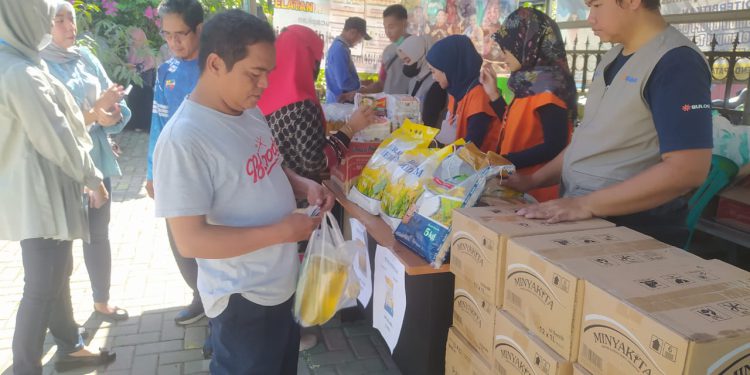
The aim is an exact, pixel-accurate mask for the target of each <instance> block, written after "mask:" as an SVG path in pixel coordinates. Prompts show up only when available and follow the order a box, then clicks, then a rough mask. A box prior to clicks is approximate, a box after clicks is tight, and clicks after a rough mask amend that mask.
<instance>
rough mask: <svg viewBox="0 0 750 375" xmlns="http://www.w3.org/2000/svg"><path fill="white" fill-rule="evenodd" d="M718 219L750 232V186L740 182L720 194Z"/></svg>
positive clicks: (717, 211) (717, 210)
mask: <svg viewBox="0 0 750 375" xmlns="http://www.w3.org/2000/svg"><path fill="white" fill-rule="evenodd" d="M716 219H717V221H719V222H721V223H722V224H726V225H729V226H731V227H734V228H737V229H740V230H744V231H747V232H750V187H747V186H745V185H744V184H738V185H736V186H733V187H730V188H729V189H727V190H725V191H724V192H722V193H721V194H719V206H718V208H717V209H716Z"/></svg>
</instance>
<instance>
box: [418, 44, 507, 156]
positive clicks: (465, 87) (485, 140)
mask: <svg viewBox="0 0 750 375" xmlns="http://www.w3.org/2000/svg"><path fill="white" fill-rule="evenodd" d="M427 62H428V63H429V64H430V69H431V70H432V76H433V77H434V78H435V81H437V83H438V84H440V87H442V88H444V89H446V90H447V91H448V114H447V115H446V119H445V121H444V122H443V125H442V127H441V129H440V134H438V136H437V138H436V139H437V140H438V141H439V142H441V143H444V144H448V143H452V142H453V141H455V140H456V139H458V138H463V139H464V140H466V142H473V143H474V144H475V145H477V147H479V148H480V149H481V150H482V151H485V152H486V151H495V150H496V149H497V145H498V140H499V136H500V119H499V118H498V116H497V114H496V113H495V111H494V109H493V108H492V107H491V106H490V100H489V98H488V97H487V93H486V92H485V91H484V90H483V89H482V85H480V83H479V71H480V69H481V68H482V57H481V56H479V53H477V50H476V48H474V45H473V44H472V43H471V39H469V38H468V37H466V36H464V35H451V36H448V37H446V38H445V39H443V40H441V41H439V42H437V43H435V45H434V46H432V48H430V51H429V52H427Z"/></svg>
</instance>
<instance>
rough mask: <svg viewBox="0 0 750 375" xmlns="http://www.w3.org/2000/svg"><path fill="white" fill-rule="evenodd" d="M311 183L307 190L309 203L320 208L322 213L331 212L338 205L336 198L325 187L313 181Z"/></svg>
mask: <svg viewBox="0 0 750 375" xmlns="http://www.w3.org/2000/svg"><path fill="white" fill-rule="evenodd" d="M310 182H311V183H310V185H309V187H308V188H307V203H309V204H310V205H312V206H318V207H320V212H328V211H330V210H331V209H332V208H333V205H334V204H335V203H336V197H334V196H333V193H331V191H330V190H328V189H327V188H326V187H325V186H323V185H321V184H319V183H316V182H313V181H310Z"/></svg>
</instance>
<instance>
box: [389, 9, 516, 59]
mask: <svg viewBox="0 0 750 375" xmlns="http://www.w3.org/2000/svg"><path fill="white" fill-rule="evenodd" d="M402 4H403V5H404V7H406V9H407V11H408V12H409V33H411V34H415V35H430V36H431V37H432V40H433V42H434V41H438V40H440V39H442V38H445V37H446V36H448V35H454V34H463V35H466V36H468V37H469V38H470V39H471V40H472V42H473V43H474V46H475V47H476V48H477V51H478V52H479V53H480V54H481V55H482V56H483V57H484V58H486V59H489V60H495V59H496V55H497V51H498V49H497V43H495V42H494V41H493V40H492V34H494V33H495V32H496V31H497V30H498V29H499V28H500V24H502V22H503V20H505V17H507V16H508V14H510V13H511V12H513V11H514V10H515V9H516V7H517V4H518V1H517V0H421V1H418V0H404V1H403V2H402Z"/></svg>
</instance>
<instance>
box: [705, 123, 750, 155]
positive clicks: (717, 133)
mask: <svg viewBox="0 0 750 375" xmlns="http://www.w3.org/2000/svg"><path fill="white" fill-rule="evenodd" d="M713 125H714V126H713V137H714V149H713V154H714V155H720V156H723V157H725V158H728V159H729V160H731V161H733V162H734V163H735V164H737V165H738V166H740V167H741V166H743V165H745V164H748V163H750V127H749V126H747V125H732V124H731V123H730V122H729V120H727V119H726V118H725V117H723V116H714V117H713Z"/></svg>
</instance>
